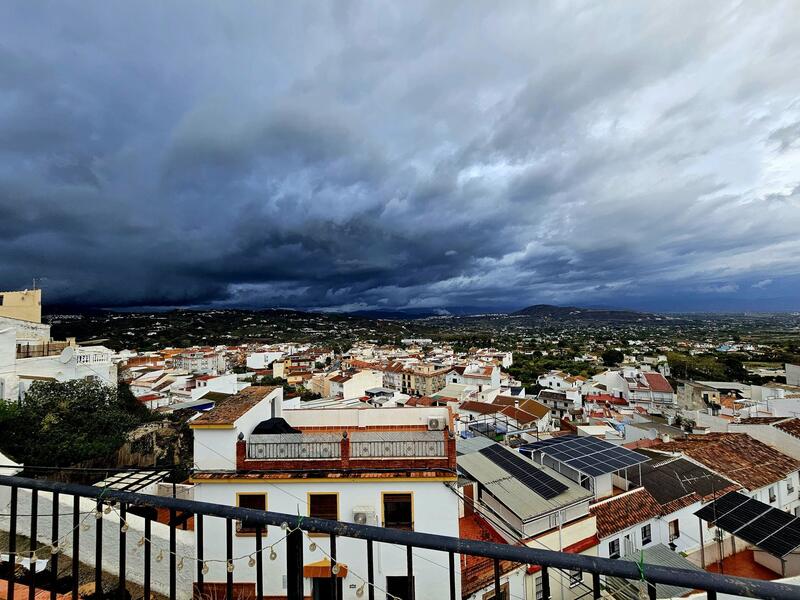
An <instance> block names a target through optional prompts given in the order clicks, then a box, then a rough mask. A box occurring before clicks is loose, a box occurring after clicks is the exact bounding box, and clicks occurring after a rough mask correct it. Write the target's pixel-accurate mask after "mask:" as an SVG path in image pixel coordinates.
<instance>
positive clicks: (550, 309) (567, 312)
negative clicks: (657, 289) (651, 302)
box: [512, 304, 659, 321]
mask: <svg viewBox="0 0 800 600" xmlns="http://www.w3.org/2000/svg"><path fill="white" fill-rule="evenodd" d="M512 314H513V315H517V316H526V317H534V318H536V319H546V320H553V321H651V320H654V319H658V318H659V317H658V316H657V315H653V314H650V313H643V312H637V311H634V310H609V309H598V308H579V307H577V306H555V305H552V304H534V305H533V306H528V307H526V308H523V309H522V310H518V311H516V312H515V313H512Z"/></svg>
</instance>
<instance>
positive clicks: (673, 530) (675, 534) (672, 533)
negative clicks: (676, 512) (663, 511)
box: [669, 519, 681, 542]
mask: <svg viewBox="0 0 800 600" xmlns="http://www.w3.org/2000/svg"><path fill="white" fill-rule="evenodd" d="M679 537H681V528H680V526H679V525H678V519H675V520H674V521H670V522H669V541H670V542H671V541H672V540H677V539H678V538H679Z"/></svg>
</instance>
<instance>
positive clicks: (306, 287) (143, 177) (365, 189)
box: [0, 1, 800, 309]
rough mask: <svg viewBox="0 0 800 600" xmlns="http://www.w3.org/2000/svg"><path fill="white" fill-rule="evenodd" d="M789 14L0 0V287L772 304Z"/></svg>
mask: <svg viewBox="0 0 800 600" xmlns="http://www.w3.org/2000/svg"><path fill="white" fill-rule="evenodd" d="M687 15H690V17H689V16H687ZM799 24H800V12H799V10H798V7H797V5H796V4H794V3H791V2H786V3H773V4H769V5H760V6H756V5H754V4H753V5H751V4H747V3H745V4H731V5H728V6H723V5H715V6H708V7H706V6H704V5H700V6H698V5H697V3H686V4H682V3H655V4H654V3H649V4H642V3H637V2H631V3H616V4H613V5H604V4H597V3H578V2H576V3H566V4H559V5H557V6H554V5H541V6H538V7H537V6H531V5H530V3H505V4H503V5H501V6H496V5H491V6H490V5H489V4H486V3H477V2H476V3H473V4H464V3H449V2H435V3H416V2H414V3H403V4H402V5H399V4H397V3H372V2H370V3H367V2H364V3H350V2H347V3H333V4H331V5H327V6H326V5H323V4H319V3H307V4H306V3H302V2H296V3H288V4H285V5H278V4H274V3H273V4H263V3H252V4H243V3H242V4H231V3H228V4H218V3H205V4H203V3H200V4H198V3H196V2H191V3H188V2H177V1H175V2H168V3H150V4H148V3H139V4H137V5H136V6H135V7H134V6H126V5H119V4H114V5H113V6H112V5H106V4H99V5H93V6H89V7H87V6H86V5H85V4H81V5H77V4H75V5H71V4H69V3H63V2H60V3H52V4H48V5H46V6H44V5H34V4H32V3H22V2H19V3H8V4H5V5H3V6H2V7H0V28H2V31H3V35H2V36H0V289H2V288H13V287H22V286H25V285H27V284H28V282H29V281H30V279H31V277H34V276H38V277H46V278H47V279H46V280H45V290H46V292H45V293H46V300H47V301H48V302H59V301H66V302H82V303H86V304H100V305H116V306H135V305H166V306H172V305H220V306H233V305H247V306H271V305H281V306H298V307H315V308H345V309H350V308H366V307H385V308H392V307H447V306H462V305H468V306H484V307H486V308H494V307H499V308H510V307H515V306H522V305H525V304H527V303H532V302H555V303H592V304H598V303H605V304H616V305H628V306H636V307H644V308H658V309H668V308H670V306H674V307H676V308H680V309H686V308H704V307H708V308H714V307H716V306H724V307H729V306H731V305H732V304H731V303H735V302H740V304H741V306H742V307H747V308H754V307H757V306H758V305H759V302H763V303H764V304H763V307H764V308H771V307H779V308H789V306H788V304H787V303H786V302H785V301H784V300H785V299H786V298H796V297H797V292H798V290H799V289H800V241H798V238H797V232H798V231H800V194H798V192H797V190H798V189H800V188H798V185H800V177H798V175H797V173H799V172H800V169H799V168H798V167H800V144H798V143H797V140H798V131H799V130H798V123H800V86H798V84H797V81H796V77H795V69H796V65H797V64H798V63H800V44H798V43H797V41H796V40H797V39H798V34H800V25H799ZM748 303H749V304H748ZM770 303H771V304H770ZM745 305H747V306H745Z"/></svg>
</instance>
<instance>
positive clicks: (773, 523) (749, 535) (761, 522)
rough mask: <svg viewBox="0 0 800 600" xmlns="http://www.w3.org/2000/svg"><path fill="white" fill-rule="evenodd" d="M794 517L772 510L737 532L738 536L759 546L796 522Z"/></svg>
mask: <svg viewBox="0 0 800 600" xmlns="http://www.w3.org/2000/svg"><path fill="white" fill-rule="evenodd" d="M794 519H795V518H794V517H793V516H792V515H790V514H789V513H787V512H783V511H782V510H775V509H773V510H770V511H767V512H766V513H765V514H763V515H761V516H760V517H758V518H757V519H756V520H755V521H753V522H752V523H750V524H748V525H745V526H744V527H742V528H741V529H740V530H739V531H737V532H736V536H737V537H740V538H742V539H743V540H744V541H746V542H750V543H751V544H756V545H758V543H759V542H761V541H763V540H765V539H767V538H768V537H770V536H771V535H773V534H775V533H776V532H778V530H780V529H781V528H783V527H786V526H787V525H788V524H789V523H791V522H792V521H794Z"/></svg>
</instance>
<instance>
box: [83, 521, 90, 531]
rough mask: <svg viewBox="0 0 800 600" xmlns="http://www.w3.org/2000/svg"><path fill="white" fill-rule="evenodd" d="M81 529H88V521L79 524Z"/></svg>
mask: <svg viewBox="0 0 800 600" xmlns="http://www.w3.org/2000/svg"><path fill="white" fill-rule="evenodd" d="M81 529H83V530H84V531H89V524H88V523H83V524H82V525H81Z"/></svg>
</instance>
